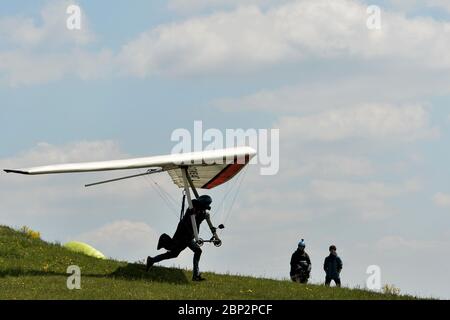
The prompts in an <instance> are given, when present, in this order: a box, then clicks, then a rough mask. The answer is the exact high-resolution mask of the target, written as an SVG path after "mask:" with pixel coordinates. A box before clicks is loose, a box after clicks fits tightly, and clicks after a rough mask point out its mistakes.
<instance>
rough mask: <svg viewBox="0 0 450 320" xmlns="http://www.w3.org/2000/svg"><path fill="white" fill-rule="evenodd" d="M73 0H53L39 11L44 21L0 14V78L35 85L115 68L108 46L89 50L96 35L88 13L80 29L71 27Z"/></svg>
mask: <svg viewBox="0 0 450 320" xmlns="http://www.w3.org/2000/svg"><path fill="white" fill-rule="evenodd" d="M69 4H73V2H72V1H66V0H63V1H50V2H48V3H47V4H46V5H45V6H44V8H43V9H42V11H41V13H40V18H41V20H42V22H41V23H40V24H39V23H38V22H36V20H35V19H32V18H28V17H21V16H17V17H1V16H0V41H1V42H2V46H1V47H0V81H1V82H3V83H6V84H8V85H10V86H20V85H34V84H41V83H47V82H50V81H56V80H60V79H62V78H63V77H65V76H76V77H79V78H81V79H96V78H102V77H106V76H108V75H110V74H111V73H112V70H113V69H114V57H113V53H112V52H111V51H110V50H108V49H101V50H98V51H92V52H91V51H89V50H87V49H86V48H85V47H86V45H87V44H89V43H91V42H93V41H94V39H95V35H94V34H93V33H92V32H91V30H90V28H89V20H88V18H87V15H86V14H85V13H84V12H82V25H81V30H75V31H73V30H68V29H67V27H66V19H67V17H68V15H67V13H66V9H67V7H68V6H69Z"/></svg>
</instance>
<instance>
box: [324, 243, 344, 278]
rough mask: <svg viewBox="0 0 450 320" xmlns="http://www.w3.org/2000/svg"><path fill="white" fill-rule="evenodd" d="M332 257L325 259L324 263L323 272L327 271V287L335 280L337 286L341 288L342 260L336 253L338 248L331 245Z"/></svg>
mask: <svg viewBox="0 0 450 320" xmlns="http://www.w3.org/2000/svg"><path fill="white" fill-rule="evenodd" d="M329 250H330V255H329V256H328V257H326V258H325V261H324V263H323V270H325V273H326V276H325V285H326V286H330V284H331V281H332V280H333V281H334V282H335V283H336V286H338V287H340V286H341V277H340V275H341V271H342V267H343V264H342V260H341V258H339V256H338V255H337V252H336V246H335V245H331V246H330V248H329Z"/></svg>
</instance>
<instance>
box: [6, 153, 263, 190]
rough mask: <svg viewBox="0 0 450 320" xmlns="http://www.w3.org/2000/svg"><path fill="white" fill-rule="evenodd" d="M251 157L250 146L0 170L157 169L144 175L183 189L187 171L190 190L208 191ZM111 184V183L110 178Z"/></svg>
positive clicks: (44, 171) (39, 172)
mask: <svg viewBox="0 0 450 320" xmlns="http://www.w3.org/2000/svg"><path fill="white" fill-rule="evenodd" d="M255 155H256V151H255V150H254V149H252V148H250V147H238V148H230V149H221V150H209V151H201V152H191V153H180V154H170V155H165V156H155V157H146V158H135V159H125V160H112V161H97V162H84V163H68V164H56V165H49V166H41V167H33V168H25V169H5V170H4V171H5V172H8V173H20V174H27V175H39V174H56V173H75V172H96V171H108V170H126V169H142V168H157V169H155V170H154V171H150V170H149V171H148V172H147V173H152V172H162V171H167V172H168V173H169V175H170V177H171V178H172V180H173V182H174V183H175V184H176V185H177V186H179V187H183V186H184V182H183V169H187V171H188V173H189V174H188V175H189V177H190V179H191V180H192V183H193V186H194V187H196V188H201V189H212V188H214V187H217V186H219V185H221V184H223V183H225V182H227V181H228V180H230V179H231V178H233V177H234V176H235V175H236V174H237V173H239V171H241V169H242V168H244V167H245V165H247V164H248V162H249V161H250V160H251V159H252V158H253V157H254V156H255ZM147 173H145V174H147ZM116 180H120V179H116ZM111 181H115V180H114V179H113V180H111Z"/></svg>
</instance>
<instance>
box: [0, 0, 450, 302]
mask: <svg viewBox="0 0 450 320" xmlns="http://www.w3.org/2000/svg"><path fill="white" fill-rule="evenodd" d="M71 4H76V5H78V6H79V7H80V8H81V10H82V11H81V13H82V14H81V29H80V30H68V29H67V27H66V20H67V18H68V14H67V13H66V9H67V7H68V6H69V5H71ZM370 5H376V6H379V8H380V9H381V13H380V17H381V20H380V21H381V24H380V27H381V28H380V29H373V28H368V27H367V19H368V17H369V14H368V12H367V8H368V7H369V6H370ZM448 52H450V5H449V3H448V1H446V0H422V1H419V0H417V1H406V0H391V1H388V0H385V1H375V0H373V1H370V2H368V1H367V2H366V1H361V0H297V1H295V0H283V1H273V0H243V1H235V0H227V1H222V0H215V1H211V0H202V1H200V0H170V1H151V2H150V1H140V0H136V1H133V2H132V3H127V2H124V1H122V2H113V3H112V2H111V1H101V0H97V1H82V0H79V1H66V0H48V1H33V2H30V1H3V2H1V3H0V120H1V126H0V167H1V168H17V167H26V166H35V165H43V164H53V163H64V162H76V161H94V160H110V159H121V158H127V157H137V156H150V155H159V154H168V153H170V151H171V149H172V148H173V147H174V141H171V134H172V132H173V131H174V130H176V129H179V128H185V129H188V130H190V131H192V130H193V127H194V121H196V120H201V121H202V122H203V127H204V128H205V129H207V128H217V129H219V130H223V131H225V130H226V129H237V128H243V129H252V128H253V129H279V130H280V139H279V150H280V169H279V171H278V173H277V174H275V175H269V176H268V175H261V171H260V170H259V169H260V168H259V167H258V165H252V166H250V167H249V168H248V170H246V171H245V172H244V173H243V174H242V175H241V176H240V177H239V179H234V181H231V182H229V183H228V184H226V185H223V186H221V187H219V188H217V189H215V190H213V191H211V192H210V194H211V195H212V196H213V198H214V200H215V201H214V203H213V212H214V215H213V220H214V222H216V223H217V224H219V223H225V222H226V223H225V224H226V229H225V230H223V231H222V233H221V237H222V238H223V242H224V244H223V246H222V247H221V248H214V247H210V246H206V245H205V246H204V247H203V251H204V254H203V256H202V260H201V265H200V266H201V269H202V270H205V271H215V272H230V273H234V274H246V275H255V276H264V277H270V278H277V279H279V278H287V277H288V276H289V275H288V273H289V260H290V256H291V254H292V252H293V251H294V250H295V248H296V245H297V243H298V241H299V240H300V239H301V238H304V239H305V241H306V245H307V252H308V253H309V254H310V256H311V259H312V263H313V271H312V281H313V282H315V283H321V282H322V281H323V278H324V273H323V271H322V263H323V259H324V258H325V256H326V255H327V253H328V246H329V245H330V244H335V245H336V246H337V248H338V253H339V255H340V256H341V258H342V260H343V262H344V270H343V272H342V281H343V284H344V285H346V286H350V287H357V286H359V287H364V286H365V284H366V279H367V277H368V274H367V273H366V271H367V268H368V267H369V266H371V265H377V266H379V267H380V270H381V280H382V283H383V284H391V285H395V286H396V287H398V288H400V289H401V291H402V293H409V294H416V295H420V296H425V297H438V298H450V289H449V284H450V274H449V272H448V268H447V266H448V265H450V249H449V248H450V212H449V211H450V185H449V181H450V173H449V170H448V163H449V162H450V149H449V148H448V146H449V144H448V141H449V138H450V109H449V108H448V105H449V102H450V85H449V83H450V81H449V80H450V72H449V71H450V55H449V54H448ZM121 174H122V173H90V174H69V175H58V176H54V175H53V176H35V177H25V176H18V175H8V174H6V173H2V174H0V224H3V225H9V226H13V227H21V226H23V225H27V226H29V227H31V228H33V229H35V230H38V231H40V232H41V234H42V237H43V238H44V239H46V240H48V241H57V242H60V243H65V242H66V241H70V240H79V241H85V242H87V243H89V244H91V245H93V246H94V247H96V248H97V249H99V250H100V251H102V252H103V253H104V254H106V255H107V256H109V257H112V258H115V259H124V260H128V261H138V260H142V259H144V258H146V256H147V255H155V254H156V253H157V251H156V242H157V239H158V236H159V235H160V234H161V233H164V232H166V233H169V234H170V233H172V232H173V231H174V230H175V227H176V223H177V219H178V218H177V217H178V215H179V204H180V202H181V191H180V190H179V189H177V188H176V187H175V185H173V183H172V182H171V180H170V178H169V177H168V176H167V175H163V174H162V175H158V176H154V177H151V178H150V177H146V178H139V179H135V180H128V181H126V182H119V183H114V184H109V185H105V186H102V187H97V188H91V189H86V188H84V187H83V185H84V184H85V183H88V182H94V181H97V180H101V179H103V178H106V179H107V178H110V177H116V176H120V175H121ZM241 180H242V182H241ZM161 189H163V190H164V191H163V192H167V193H169V194H170V197H171V199H173V201H172V200H171V201H170V202H169V204H168V203H166V202H165V201H164V199H163V198H162V197H160V196H159V193H158V192H162V191H161ZM234 195H236V197H235V198H234ZM233 199H235V200H234V201H233ZM207 231H208V230H207V228H205V226H203V228H202V230H201V234H202V235H203V236H204V237H205V238H206V237H208V232H207ZM191 259H192V254H191V253H190V252H188V251H186V252H184V253H183V254H182V255H181V256H180V257H179V258H178V259H177V260H172V261H168V262H165V263H164V264H163V265H167V266H172V265H175V266H180V267H188V268H190V267H191Z"/></svg>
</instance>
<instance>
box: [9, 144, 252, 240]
mask: <svg viewBox="0 0 450 320" xmlns="http://www.w3.org/2000/svg"><path fill="white" fill-rule="evenodd" d="M255 155H256V151H255V150H254V149H253V148H250V147H237V148H229V149H220V150H208V151H200V152H191V153H180V154H170V155H164V156H154V157H145V158H134V159H125V160H111V161H97V162H83V163H68V164H55V165H47V166H40V167H32V168H22V169H4V171H5V172H7V173H18V174H25V175H42V174H58V173H77V172H97V171H111V170H127V169H147V171H145V172H143V173H139V174H134V175H129V176H125V177H121V178H115V179H110V180H105V181H100V182H95V183H90V184H87V185H85V186H86V187H90V186H94V185H99V184H104V183H109V182H114V181H119V180H124V179H130V178H134V177H139V176H143V175H149V174H154V173H159V172H167V173H168V174H169V176H170V177H171V178H172V181H173V182H174V183H175V184H176V185H177V186H178V187H180V188H184V193H185V195H186V197H187V200H188V204H189V208H191V209H192V208H193V204H192V197H191V193H190V190H192V192H193V194H194V196H195V197H196V198H198V197H199V194H198V192H197V188H199V189H212V188H215V187H217V186H219V185H221V184H223V183H225V182H227V181H229V180H230V179H232V178H233V177H234V176H236V175H237V174H238V173H239V172H240V171H241V170H242V169H243V168H244V167H245V166H246V165H247V164H248V163H249V162H250V160H251V159H252V158H253V157H254V156H255ZM207 222H208V225H209V227H210V229H211V232H212V234H213V237H212V238H211V240H208V241H204V240H202V239H199V237H198V230H197V225H196V223H195V217H194V216H192V227H193V230H194V234H195V239H196V241H197V242H198V243H199V244H202V243H203V242H213V243H214V244H215V245H216V246H220V245H221V243H222V242H221V241H220V239H219V237H218V236H217V233H216V228H215V227H213V225H212V223H211V221H210V219H209V216H208V218H207Z"/></svg>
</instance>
